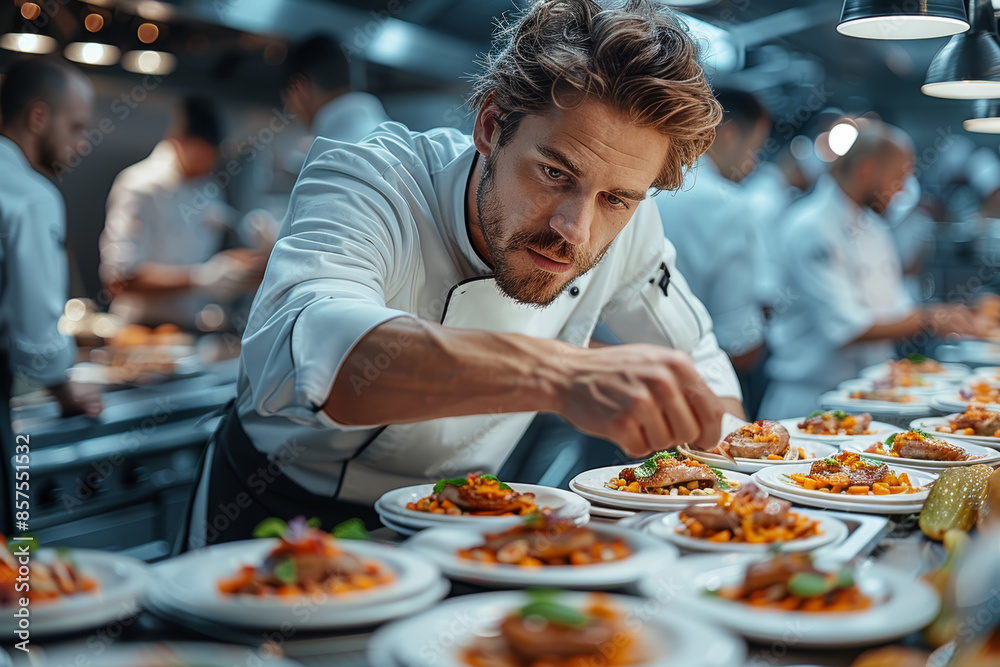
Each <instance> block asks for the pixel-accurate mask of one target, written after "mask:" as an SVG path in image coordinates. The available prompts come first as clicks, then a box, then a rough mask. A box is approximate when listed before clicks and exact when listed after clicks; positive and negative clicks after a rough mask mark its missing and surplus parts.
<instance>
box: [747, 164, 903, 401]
mask: <svg viewBox="0 0 1000 667" xmlns="http://www.w3.org/2000/svg"><path fill="white" fill-rule="evenodd" d="M782 228H783V229H784V230H785V234H784V235H783V236H782V237H781V238H780V239H778V241H777V243H778V247H779V250H780V252H781V254H782V256H783V257H784V258H785V270H786V272H785V284H786V285H788V291H787V293H786V294H785V295H784V296H783V298H782V299H781V300H780V301H779V302H778V303H777V304H776V306H775V311H774V316H773V317H772V319H771V323H770V327H769V329H768V337H767V339H768V347H769V348H770V350H771V358H770V359H768V361H767V366H766V370H767V374H768V376H769V377H770V378H771V384H770V385H769V386H768V390H767V394H766V395H765V396H764V402H763V404H762V405H761V409H760V414H761V415H762V416H763V417H765V418H767V419H783V418H787V417H800V416H803V415H805V414H808V413H809V412H811V411H812V410H815V409H818V408H819V407H820V406H819V405H818V404H817V400H818V397H819V396H820V394H822V393H823V392H825V391H827V390H829V389H833V388H834V387H835V386H836V385H838V384H839V383H840V382H843V381H844V380H849V379H852V378H855V377H857V376H858V374H859V373H860V371H861V369H863V368H864V367H866V366H870V365H873V364H877V363H880V362H882V361H885V360H887V359H890V358H891V357H892V356H893V344H892V343H891V342H889V341H873V342H864V343H854V344H850V345H848V343H850V342H851V341H852V340H854V339H855V338H857V337H858V336H860V335H861V334H863V333H864V332H865V331H867V330H868V329H870V328H871V327H872V325H874V324H878V323H889V322H894V321H898V320H900V319H903V318H905V317H906V316H907V315H908V314H909V313H910V312H911V311H912V310H913V308H914V302H913V300H912V299H911V298H910V295H909V294H908V292H907V290H906V289H905V286H904V284H903V273H902V267H901V266H900V262H899V255H898V253H897V251H896V248H895V245H894V242H893V239H892V234H891V232H890V231H889V228H888V226H887V225H886V224H885V221H884V220H882V218H880V217H879V216H878V215H876V214H875V213H873V212H872V211H871V210H870V209H867V208H866V209H862V208H860V207H859V206H858V205H857V204H855V203H854V202H853V201H852V200H851V199H849V198H848V197H847V195H845V194H844V192H843V190H841V189H840V186H839V185H837V183H836V181H835V180H834V179H833V178H832V177H830V176H823V177H822V178H821V179H820V180H819V181H818V182H817V184H816V188H815V190H814V191H813V192H812V194H810V195H807V196H806V197H803V198H802V199H800V200H799V201H798V202H796V203H795V204H793V205H792V206H791V208H790V209H789V211H788V217H787V219H786V220H785V221H784V222H783V223H782Z"/></svg>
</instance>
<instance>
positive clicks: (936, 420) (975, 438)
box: [910, 405, 1000, 447]
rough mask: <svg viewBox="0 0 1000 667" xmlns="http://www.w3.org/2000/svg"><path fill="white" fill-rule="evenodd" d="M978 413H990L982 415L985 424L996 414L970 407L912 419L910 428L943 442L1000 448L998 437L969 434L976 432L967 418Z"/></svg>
mask: <svg viewBox="0 0 1000 667" xmlns="http://www.w3.org/2000/svg"><path fill="white" fill-rule="evenodd" d="M980 411H985V412H989V413H991V414H986V415H984V420H983V421H984V422H986V423H988V422H989V421H990V420H992V414H997V413H995V412H992V411H990V410H986V409H985V408H983V407H982V406H978V405H970V406H968V407H967V408H966V409H965V412H955V413H952V414H950V415H945V416H943V417H922V418H920V419H914V420H913V421H912V422H910V428H913V429H920V430H922V431H927V432H928V433H935V434H940V437H942V438H944V439H945V440H951V441H958V442H973V443H978V444H980V445H985V446H987V447H1000V437H997V436H995V435H971V434H969V432H968V431H969V429H970V428H971V429H973V430H976V428H975V427H974V426H973V425H972V423H970V421H969V416H975V415H977V414H978V413H979V412H980ZM984 425H985V424H984ZM987 428H988V427H987Z"/></svg>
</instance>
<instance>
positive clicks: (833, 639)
mask: <svg viewBox="0 0 1000 667" xmlns="http://www.w3.org/2000/svg"><path fill="white" fill-rule="evenodd" d="M754 560H759V557H756V556H748V555H746V554H729V555H724V556H723V555H711V556H692V557H690V558H684V559H682V560H681V561H680V562H679V563H678V565H677V567H676V568H674V569H673V570H671V571H670V572H664V573H663V574H662V575H661V578H662V579H663V581H660V582H657V581H656V578H654V577H649V578H646V579H643V580H641V582H640V587H641V588H642V592H643V593H646V592H647V591H649V590H657V588H658V587H659V588H660V589H661V590H662V587H664V586H666V587H667V588H668V589H672V590H677V598H678V602H679V603H680V604H682V605H683V606H684V608H685V610H689V611H690V613H692V614H694V615H696V616H698V617H701V618H704V619H706V620H709V621H711V622H713V623H716V624H718V625H719V626H721V627H724V628H729V629H730V630H733V631H734V632H737V633H739V634H741V635H743V636H744V637H747V638H749V639H752V640H754V641H759V642H782V645H787V646H794V647H816V648H823V649H830V648H842V647H851V646H868V645H871V644H881V643H884V642H888V641H891V640H893V639H896V638H898V637H902V636H904V635H908V634H909V633H911V632H914V631H916V630H919V629H920V628H923V627H924V626H926V625H927V624H928V623H930V622H931V621H932V620H934V617H935V616H936V615H937V612H938V608H939V606H940V603H939V601H938V597H937V594H936V593H935V592H934V590H933V589H932V588H930V587H929V586H928V585H927V584H924V583H922V582H920V581H919V580H917V581H914V579H913V577H912V576H910V575H909V573H906V572H903V571H896V570H893V569H892V568H889V567H887V566H884V565H875V564H867V563H866V564H862V565H861V566H860V567H859V569H858V571H857V573H856V576H857V582H858V585H859V586H860V587H861V590H862V591H864V592H865V593H867V594H869V595H873V596H880V597H881V596H883V595H885V596H888V597H887V598H886V599H885V600H884V601H883V602H881V603H880V604H876V605H874V606H873V607H872V608H870V609H867V610H865V611H861V612H842V613H831V612H827V613H823V612H820V613H815V612H813V613H810V612H787V611H778V610H773V611H772V610H764V609H758V608H754V607H749V606H747V605H744V604H742V603H740V602H735V601H731V600H723V599H720V598H718V597H715V596H712V595H707V594H705V590H706V589H715V588H718V587H720V586H726V585H735V584H738V583H739V582H740V581H742V579H743V573H744V572H745V570H746V566H747V565H748V564H749V563H751V562H753V561H754Z"/></svg>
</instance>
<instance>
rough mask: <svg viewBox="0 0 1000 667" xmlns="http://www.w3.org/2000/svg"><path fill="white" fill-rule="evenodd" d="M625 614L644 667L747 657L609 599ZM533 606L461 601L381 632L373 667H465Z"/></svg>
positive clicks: (705, 631)
mask: <svg viewBox="0 0 1000 667" xmlns="http://www.w3.org/2000/svg"><path fill="white" fill-rule="evenodd" d="M563 599H564V600H565V602H566V604H569V605H571V606H572V605H582V604H585V602H586V599H587V594H586V593H566V594H565V596H564V598H563ZM611 599H612V601H613V604H614V605H615V606H617V607H618V608H620V609H622V610H623V611H624V612H625V614H626V619H627V620H626V623H627V624H628V626H629V627H630V628H635V627H637V626H638V627H639V628H641V630H640V631H641V633H642V640H643V642H644V645H645V646H646V648H647V650H648V651H649V653H650V655H651V657H652V659H651V660H649V661H647V662H644V663H642V665H643V667H678V666H679V665H697V666H698V667H739V665H742V664H743V660H744V657H745V656H746V647H745V646H744V644H743V642H742V641H740V640H739V639H737V638H735V637H733V636H732V635H730V634H729V633H727V632H724V631H722V630H719V629H717V628H715V627H712V626H711V625H708V624H705V623H701V622H698V621H693V620H691V619H690V618H688V614H687V613H685V612H683V611H679V610H676V609H671V608H668V607H666V606H662V607H661V606H660V605H658V604H655V603H654V602H651V601H650V600H642V599H641V598H636V597H627V596H620V595H615V596H611ZM528 601H529V598H528V597H527V596H526V595H525V594H524V593H521V592H513V591H505V592H494V593H483V594H479V595H463V596H461V597H457V598H452V599H450V600H447V601H445V602H443V603H441V604H439V605H436V606H435V607H434V608H433V609H431V610H429V611H427V612H425V613H423V614H420V615H419V616H416V617H413V618H408V619H406V620H403V621H398V622H396V623H391V624H389V625H387V626H385V627H383V628H379V629H378V630H377V631H376V632H375V634H374V635H372V638H371V641H369V643H368V660H369V662H370V663H371V664H372V665H379V667H382V666H385V665H404V664H405V665H406V667H464V666H463V663H462V661H461V656H460V651H461V650H462V648H464V647H465V646H467V645H468V644H469V643H470V642H471V641H472V640H473V639H474V638H475V637H477V636H482V635H485V634H488V633H495V632H496V630H495V628H496V626H497V625H498V624H499V623H500V621H501V620H502V619H503V618H504V617H506V616H507V615H508V614H510V613H511V612H513V611H514V610H516V609H517V608H519V607H521V606H522V605H524V604H525V603H526V602H528Z"/></svg>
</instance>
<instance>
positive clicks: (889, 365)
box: [861, 354, 970, 382]
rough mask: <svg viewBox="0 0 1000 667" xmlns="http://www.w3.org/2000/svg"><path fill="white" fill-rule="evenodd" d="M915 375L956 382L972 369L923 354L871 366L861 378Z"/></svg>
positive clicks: (862, 372) (863, 371)
mask: <svg viewBox="0 0 1000 667" xmlns="http://www.w3.org/2000/svg"><path fill="white" fill-rule="evenodd" d="M914 373H915V374H918V375H920V376H922V377H923V378H928V379H935V380H944V381H947V382H956V381H958V380H961V379H963V378H965V377H967V376H968V375H969V373H970V369H969V367H968V366H965V365H963V364H953V363H947V362H940V361H937V360H936V359H931V358H929V357H925V356H924V355H922V354H911V355H910V356H909V357H907V358H905V359H900V360H898V361H887V362H885V363H881V364H877V365H875V366H869V367H868V368H865V369H864V370H862V371H861V377H863V378H869V379H878V378H883V377H887V376H891V375H893V374H902V375H907V374H914Z"/></svg>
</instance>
